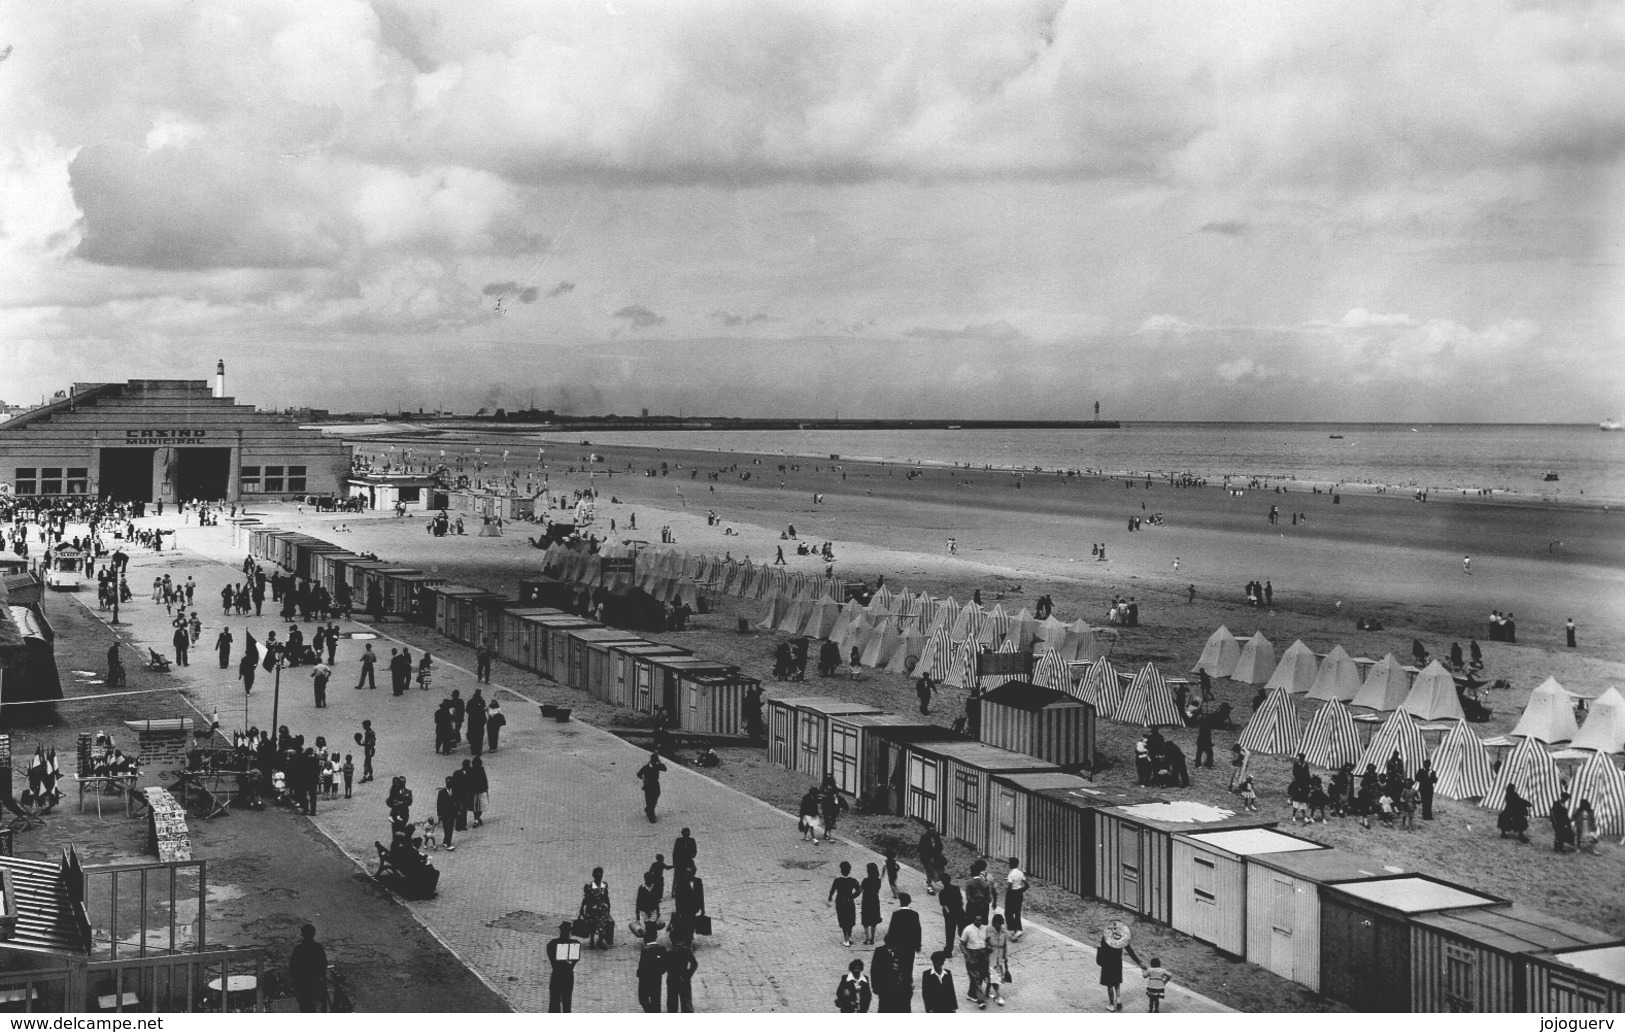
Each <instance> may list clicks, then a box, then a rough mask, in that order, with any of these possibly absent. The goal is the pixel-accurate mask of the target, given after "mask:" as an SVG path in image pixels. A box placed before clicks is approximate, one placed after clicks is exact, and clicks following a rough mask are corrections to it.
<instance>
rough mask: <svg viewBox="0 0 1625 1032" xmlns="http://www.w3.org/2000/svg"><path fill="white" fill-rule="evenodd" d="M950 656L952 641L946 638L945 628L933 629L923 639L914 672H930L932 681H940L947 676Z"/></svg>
mask: <svg viewBox="0 0 1625 1032" xmlns="http://www.w3.org/2000/svg"><path fill="white" fill-rule="evenodd" d="M952 658H953V642H951V641H949V640H948V632H947V630H940V631H935V632H933V633H932V634H931V635H930V637H928V638H926V639H925V648H923V649H921V650H920V660H919V663H918V664H917V666H916V672H918V673H922V674H930V675H931V679H932V680H933V681H941V680H942V679H943V678H944V677H946V676H948V662H949V660H951V659H952Z"/></svg>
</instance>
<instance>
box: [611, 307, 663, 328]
mask: <svg viewBox="0 0 1625 1032" xmlns="http://www.w3.org/2000/svg"><path fill="white" fill-rule="evenodd" d="M612 318H615V319H624V320H626V322H627V324H628V325H630V326H634V327H636V328H637V329H640V330H646V329H648V328H649V327H651V326H659V325H661V324H662V323H664V322H665V321H666V317H665V316H663V315H656V314H655V313H654V312H651V311H649V309H647V308H645V307H643V306H642V305H627V306H626V307H625V308H622V309H621V310H620V311H618V312H616V313H615V315H614V316H613V317H612Z"/></svg>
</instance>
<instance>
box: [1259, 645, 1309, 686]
mask: <svg viewBox="0 0 1625 1032" xmlns="http://www.w3.org/2000/svg"><path fill="white" fill-rule="evenodd" d="M1319 670H1320V660H1319V659H1317V658H1315V653H1314V651H1313V650H1312V649H1310V648H1309V646H1307V645H1305V644H1304V643H1303V642H1301V641H1295V642H1293V643H1292V646H1291V647H1290V648H1288V649H1287V650H1286V651H1285V652H1283V653H1281V660H1280V662H1278V663H1276V664H1275V671H1274V673H1272V674H1270V679H1269V680H1268V681H1266V682H1264V687H1265V688H1266V689H1267V690H1269V691H1274V690H1275V689H1277V688H1284V689H1285V690H1286V691H1288V692H1291V693H1292V694H1294V695H1299V694H1302V693H1303V692H1306V691H1308V690H1309V688H1310V686H1312V685H1313V684H1314V683H1315V674H1316V673H1318V672H1319Z"/></svg>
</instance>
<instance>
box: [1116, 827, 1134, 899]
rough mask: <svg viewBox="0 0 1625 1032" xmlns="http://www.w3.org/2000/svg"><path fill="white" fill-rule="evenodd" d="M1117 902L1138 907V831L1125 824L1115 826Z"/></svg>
mask: <svg viewBox="0 0 1625 1032" xmlns="http://www.w3.org/2000/svg"><path fill="white" fill-rule="evenodd" d="M1117 903H1118V905H1119V906H1122V907H1125V908H1127V909H1129V910H1139V909H1140V831H1139V829H1138V828H1132V827H1129V826H1128V825H1126V824H1118V826H1117Z"/></svg>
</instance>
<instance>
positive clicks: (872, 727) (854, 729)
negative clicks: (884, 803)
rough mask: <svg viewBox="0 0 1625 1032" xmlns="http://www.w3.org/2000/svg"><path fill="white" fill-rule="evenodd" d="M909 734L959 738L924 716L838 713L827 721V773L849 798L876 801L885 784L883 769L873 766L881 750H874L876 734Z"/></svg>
mask: <svg viewBox="0 0 1625 1032" xmlns="http://www.w3.org/2000/svg"><path fill="white" fill-rule="evenodd" d="M910 731H913V732H914V733H916V734H918V735H920V736H922V737H923V738H925V739H942V738H958V739H959V740H961V741H964V740H965V739H964V738H963V736H957V735H954V734H953V732H952V731H950V730H949V729H947V728H945V727H943V726H942V725H940V724H931V723H927V722H926V718H924V717H907V716H899V715H897V714H894V713H841V714H835V715H832V716H831V717H830V718H829V770H828V773H829V775H830V776H831V777H833V778H834V779H835V787H836V788H837V789H839V790H840V791H842V792H845V793H846V794H848V795H853V796H860V797H863V798H865V799H868V798H871V795H870V793H874V796H873V797H874V798H878V797H879V795H880V794H883V793H882V786H883V785H884V783H885V781H886V768H885V767H884V766H883V764H882V765H880V766H878V767H877V765H876V760H877V758H878V757H880V756H881V753H882V750H880V749H879V748H877V747H876V741H875V736H876V735H877V734H878V733H883V732H892V733H894V734H896V735H907V734H908V733H909V732H910Z"/></svg>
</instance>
